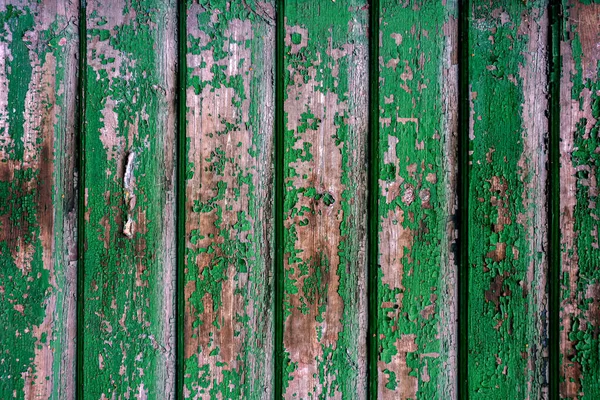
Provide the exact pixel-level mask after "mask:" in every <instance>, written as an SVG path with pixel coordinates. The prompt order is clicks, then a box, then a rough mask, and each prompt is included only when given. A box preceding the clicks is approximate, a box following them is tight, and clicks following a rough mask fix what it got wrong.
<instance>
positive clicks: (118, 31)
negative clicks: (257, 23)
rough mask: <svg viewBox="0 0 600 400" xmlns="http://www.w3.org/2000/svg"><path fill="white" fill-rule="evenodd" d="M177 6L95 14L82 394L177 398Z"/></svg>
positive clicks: (99, 6)
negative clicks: (175, 282)
mask: <svg viewBox="0 0 600 400" xmlns="http://www.w3.org/2000/svg"><path fill="white" fill-rule="evenodd" d="M176 10H177V8H176V6H175V2H172V1H169V2H164V1H159V0H147V1H132V2H127V3H125V2H105V1H102V0H93V1H88V2H87V9H86V10H85V12H86V17H87V18H86V20H87V21H86V23H87V29H86V33H87V34H86V38H85V39H86V47H87V51H86V54H83V55H82V56H84V57H85V71H84V72H85V76H84V88H83V90H84V91H85V101H84V105H83V107H84V110H83V112H84V114H83V118H84V127H83V132H82V135H83V144H82V151H83V153H82V156H83V157H84V160H83V171H82V172H83V174H84V175H83V188H82V191H83V193H82V195H83V196H85V197H84V210H83V211H84V220H85V227H84V237H83V238H81V240H83V241H84V242H83V247H84V254H83V257H82V263H81V265H80V268H83V270H82V273H83V278H82V279H81V282H80V285H81V287H82V288H81V289H82V299H81V301H83V303H82V304H81V306H80V308H81V309H82V312H81V315H80V316H79V318H82V320H81V322H80V326H81V329H82V331H81V337H80V339H81V340H82V341H83V342H82V343H81V346H80V348H79V351H80V352H81V354H80V357H81V358H80V361H81V365H80V367H79V368H80V373H81V376H80V378H79V382H78V386H79V389H80V396H81V397H82V398H90V399H92V398H93V399H98V398H108V399H111V398H128V397H134V396H137V397H138V398H156V399H168V398H172V397H173V393H174V382H173V380H174V337H175V335H174V324H173V320H174V316H175V314H174V277H175V246H174V243H175V240H174V238H175V226H174V217H175V207H174V200H173V199H174V187H175V182H174V172H175V170H174V161H175V121H176V107H175V101H174V99H175V71H176V66H177V63H176V57H177V54H176V43H177V42H176V28H175V26H176Z"/></svg>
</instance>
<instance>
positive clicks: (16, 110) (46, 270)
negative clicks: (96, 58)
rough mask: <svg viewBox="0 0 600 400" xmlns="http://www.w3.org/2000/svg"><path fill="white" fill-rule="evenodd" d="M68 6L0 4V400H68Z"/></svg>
mask: <svg viewBox="0 0 600 400" xmlns="http://www.w3.org/2000/svg"><path fill="white" fill-rule="evenodd" d="M77 17H78V9H77V3H76V2H66V1H65V2H63V1H58V0H44V1H40V2H25V1H8V2H4V1H2V2H0V321H1V323H0V326H1V328H0V398H2V399H12V398H27V399H33V398H35V399H38V398H40V399H48V398H72V397H73V394H74V393H73V392H74V387H75V386H74V372H75V368H74V366H75V327H76V324H75V309H76V307H75V289H76V275H75V273H76V272H75V264H76V240H75V234H74V233H75V220H76V215H77V214H76V204H77V202H76V192H75V179H74V167H75V160H76V157H75V147H74V138H75V136H74V133H75V121H76V118H75V109H76V108H75V105H76V90H77V78H76V72H77V71H76V69H77V59H76V55H77V51H78V37H77Z"/></svg>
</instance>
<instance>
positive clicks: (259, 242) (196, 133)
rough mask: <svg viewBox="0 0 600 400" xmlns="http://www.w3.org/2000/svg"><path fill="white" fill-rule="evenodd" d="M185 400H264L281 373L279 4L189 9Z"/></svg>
mask: <svg viewBox="0 0 600 400" xmlns="http://www.w3.org/2000/svg"><path fill="white" fill-rule="evenodd" d="M187 5H188V7H187V28H186V29H187V55H186V56H187V76H186V79H187V84H186V106H187V109H186V120H187V128H186V138H187V147H186V153H187V167H186V171H187V176H186V181H185V185H186V186H185V189H186V198H185V204H186V206H185V212H186V220H185V221H186V222H185V235H186V236H185V239H184V238H181V239H182V240H185V247H186V251H185V272H184V276H185V278H184V281H185V283H184V284H185V316H184V319H185V321H184V339H183V340H184V343H185V345H184V358H185V366H184V378H183V385H184V388H183V393H184V397H185V398H194V399H196V398H227V399H238V398H239V399H241V398H244V399H262V398H267V397H269V396H270V395H271V393H272V390H273V387H272V379H273V376H272V369H273V356H272V355H273V312H272V310H273V304H272V302H273V292H272V289H273V285H272V279H271V277H272V274H273V247H272V235H273V233H272V231H273V210H272V203H273V181H272V179H273V155H272V154H273V153H272V151H273V128H274V81H273V72H274V48H275V46H274V44H275V29H274V18H275V16H274V3H273V1H270V0H269V1H265V2H260V1H253V0H246V1H244V2H239V1H230V0H220V1H211V2H201V4H198V3H197V2H195V1H188V3H187Z"/></svg>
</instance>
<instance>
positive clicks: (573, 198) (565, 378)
mask: <svg viewBox="0 0 600 400" xmlns="http://www.w3.org/2000/svg"><path fill="white" fill-rule="evenodd" d="M562 5H563V20H562V23H563V25H562V27H563V35H562V38H561V44H560V53H561V59H562V76H561V80H560V140H561V141H560V229H561V234H562V235H561V243H560V247H561V310H560V311H561V314H560V318H561V328H560V329H561V331H560V355H561V359H560V362H561V371H560V374H561V384H560V397H561V398H565V399H597V398H600V384H599V383H598V382H600V339H599V337H598V333H599V331H600V311H599V310H600V269H599V268H598V266H599V264H600V250H599V248H600V244H599V242H598V225H599V224H598V217H599V216H600V215H599V205H598V200H599V199H598V188H597V175H598V165H599V164H600V155H599V154H600V138H599V135H598V134H599V130H600V46H599V44H600V2H599V1H590V0H588V1H584V0H569V1H567V0H565V1H563V2H562Z"/></svg>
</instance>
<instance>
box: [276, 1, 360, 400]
mask: <svg viewBox="0 0 600 400" xmlns="http://www.w3.org/2000/svg"><path fill="white" fill-rule="evenodd" d="M285 21H286V22H285V51H284V60H283V62H284V68H285V81H284V113H285V114H284V129H285V132H284V139H283V140H284V164H285V171H284V184H285V197H284V209H283V212H284V216H283V218H284V233H283V235H284V278H283V279H284V282H283V290H284V293H283V321H284V332H283V351H284V354H283V357H284V358H283V379H282V382H283V390H282V392H283V394H284V397H286V398H301V399H308V398H325V397H327V398H342V397H343V398H365V396H366V388H367V385H366V346H365V344H366V293H365V287H366V251H365V246H366V240H365V239H366V237H365V232H366V218H365V215H366V190H365V189H366V157H365V155H366V149H367V147H366V134H367V125H368V104H367V103H368V96H367V94H368V76H367V71H368V47H367V41H368V39H367V36H366V35H367V21H368V7H367V4H366V2H365V1H363V0H353V1H347V2H331V1H319V2H317V3H315V2H314V1H301V0H298V1H293V2H289V3H286V5H285Z"/></svg>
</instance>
